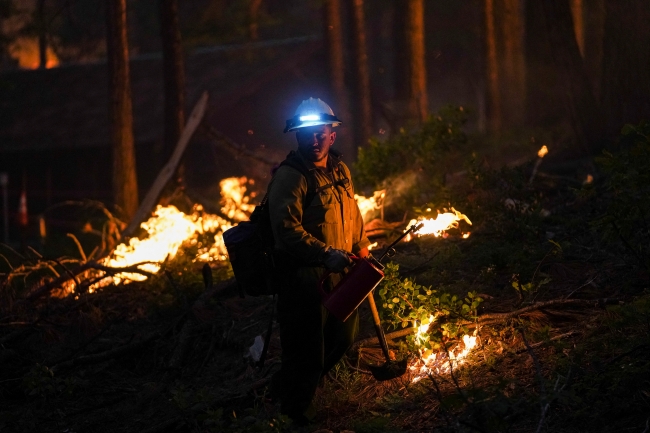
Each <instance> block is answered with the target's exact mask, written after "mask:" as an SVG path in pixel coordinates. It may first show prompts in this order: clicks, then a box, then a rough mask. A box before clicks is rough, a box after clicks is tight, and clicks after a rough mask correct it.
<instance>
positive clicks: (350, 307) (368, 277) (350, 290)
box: [319, 256, 384, 321]
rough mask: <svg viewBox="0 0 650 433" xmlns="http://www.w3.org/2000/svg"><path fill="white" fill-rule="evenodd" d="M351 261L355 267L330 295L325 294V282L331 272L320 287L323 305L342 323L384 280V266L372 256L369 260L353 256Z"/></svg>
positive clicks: (328, 273)
mask: <svg viewBox="0 0 650 433" xmlns="http://www.w3.org/2000/svg"><path fill="white" fill-rule="evenodd" d="M351 259H352V261H353V262H354V265H352V267H351V268H350V269H349V270H348V272H347V273H346V274H345V275H344V276H343V278H341V281H339V283H338V284H337V285H336V286H335V287H334V289H333V290H332V291H331V292H330V293H325V291H324V290H323V282H324V281H325V279H326V278H327V277H328V276H329V275H330V272H329V271H328V272H325V275H323V279H322V280H321V282H320V286H319V289H320V292H321V295H322V297H323V305H324V306H325V308H327V310H328V311H329V312H330V313H331V314H333V315H334V316H335V317H336V318H338V319H340V320H341V321H345V320H346V319H347V318H348V317H350V314H352V312H353V311H354V310H355V309H356V308H357V307H358V306H359V305H360V304H361V302H363V300H364V299H366V296H368V293H370V292H371V291H372V290H373V289H374V288H375V287H377V285H378V284H379V283H380V282H381V280H383V279H384V271H383V269H384V266H383V265H382V264H381V263H379V262H378V261H377V260H375V259H374V258H373V257H372V256H369V257H368V258H360V257H356V256H351Z"/></svg>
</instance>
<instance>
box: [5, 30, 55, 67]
mask: <svg viewBox="0 0 650 433" xmlns="http://www.w3.org/2000/svg"><path fill="white" fill-rule="evenodd" d="M45 53H46V60H47V61H46V63H45V67H46V68H47V69H50V68H54V67H57V66H59V59H58V57H57V56H56V53H54V50H52V48H51V47H50V46H48V47H47V49H46V52H45ZM9 55H10V56H11V57H12V58H13V59H15V60H18V65H19V66H20V67H21V68H23V69H37V68H38V67H39V66H40V56H39V50H38V39H37V38H27V37H22V38H18V39H17V40H16V41H15V42H14V43H12V44H11V46H10V47H9Z"/></svg>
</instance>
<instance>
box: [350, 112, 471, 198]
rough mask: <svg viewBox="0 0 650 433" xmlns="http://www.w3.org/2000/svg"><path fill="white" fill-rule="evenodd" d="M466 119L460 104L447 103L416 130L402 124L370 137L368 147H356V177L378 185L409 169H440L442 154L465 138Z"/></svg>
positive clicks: (365, 183)
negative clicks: (390, 132)
mask: <svg viewBox="0 0 650 433" xmlns="http://www.w3.org/2000/svg"><path fill="white" fill-rule="evenodd" d="M466 121H467V113H466V112H465V110H464V109H463V108H462V107H452V106H449V107H447V108H444V109H442V110H440V112H439V113H438V114H434V115H430V116H429V118H428V119H427V120H426V121H425V122H424V123H423V124H422V126H421V127H420V128H418V129H417V130H413V131H407V130H406V129H404V128H402V129H400V131H399V133H397V134H395V135H393V136H391V137H389V138H388V139H386V140H383V141H380V140H378V139H377V138H376V137H373V138H371V139H370V142H369V145H368V147H362V148H360V149H359V154H358V157H357V162H356V164H355V170H356V179H357V181H358V182H359V183H360V184H361V185H365V186H370V187H379V186H380V185H381V184H382V182H384V180H385V179H387V178H390V177H394V176H397V175H399V174H401V173H403V172H405V171H408V170H416V171H421V172H424V173H427V174H428V175H429V176H433V175H434V174H435V173H439V172H440V171H441V164H442V161H441V157H442V156H443V155H444V154H445V153H446V152H448V151H449V150H450V149H451V148H453V147H454V146H457V145H459V144H462V143H465V142H466V141H467V137H466V136H465V134H464V133H463V131H462V127H463V125H464V124H465V122H466ZM440 181H441V179H440Z"/></svg>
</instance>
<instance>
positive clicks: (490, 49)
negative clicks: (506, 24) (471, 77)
mask: <svg viewBox="0 0 650 433" xmlns="http://www.w3.org/2000/svg"><path fill="white" fill-rule="evenodd" d="M494 1H495V0H485V43H486V44H485V48H486V51H487V55H486V66H487V81H488V86H487V91H488V101H487V102H488V104H487V105H488V107H487V111H488V127H489V129H490V130H491V131H492V132H496V131H499V130H500V129H501V126H502V123H503V121H502V115H501V86H500V81H499V62H498V57H497V33H496V25H495V10H494Z"/></svg>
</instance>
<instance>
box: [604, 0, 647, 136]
mask: <svg viewBox="0 0 650 433" xmlns="http://www.w3.org/2000/svg"><path fill="white" fill-rule="evenodd" d="M648 23H650V3H649V2H648V1H647V0H628V1H625V2H621V1H618V0H606V1H605V39H604V46H603V58H604V62H603V63H604V65H603V77H602V104H603V107H604V108H605V109H607V112H608V116H607V119H606V128H607V134H608V135H610V136H617V135H618V134H619V133H620V130H621V127H622V126H623V125H624V124H626V123H632V124H636V123H638V122H639V121H640V120H643V119H645V120H648V119H650V79H649V78H648V71H650V51H649V50H648V46H650V26H649V25H648Z"/></svg>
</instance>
